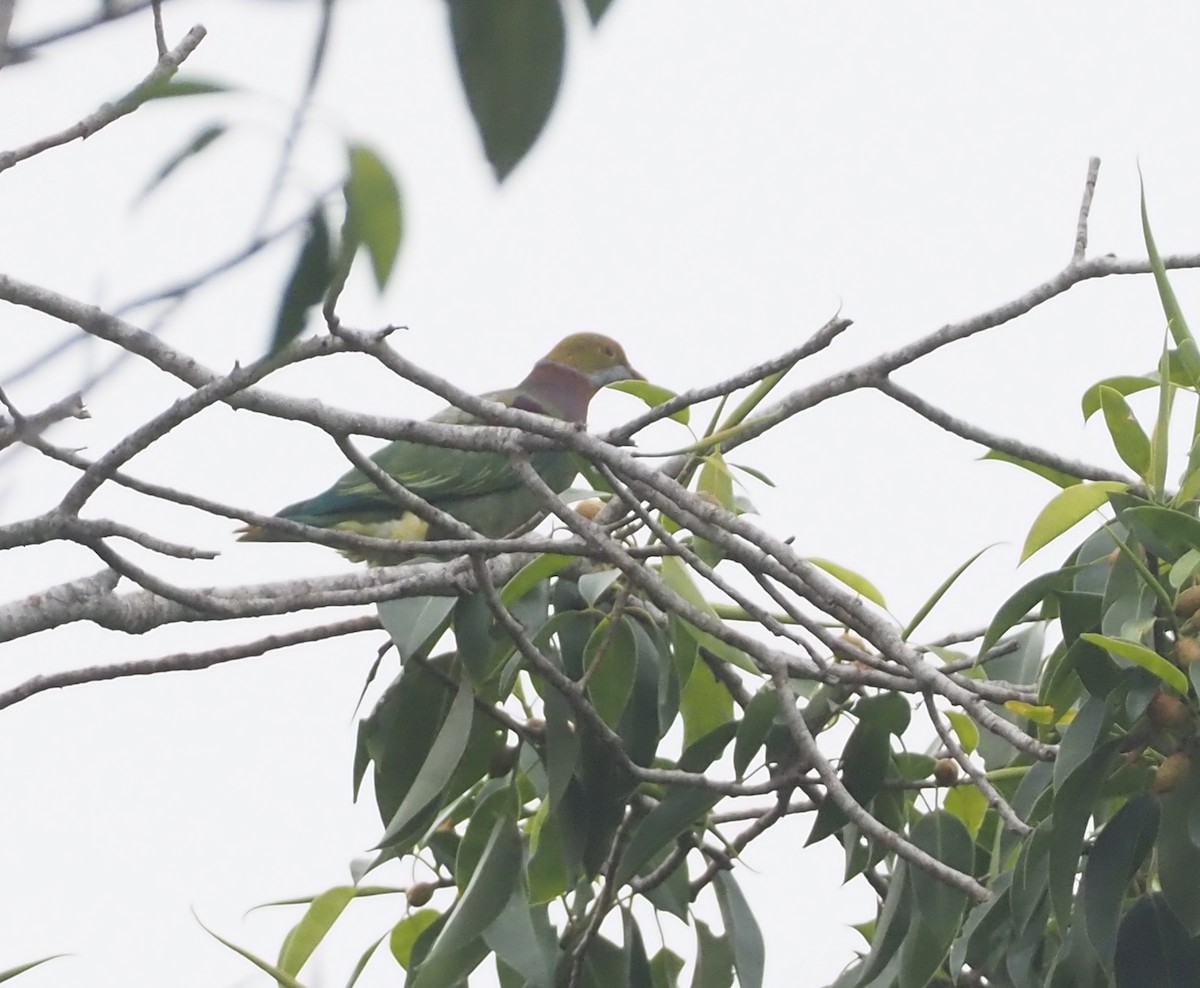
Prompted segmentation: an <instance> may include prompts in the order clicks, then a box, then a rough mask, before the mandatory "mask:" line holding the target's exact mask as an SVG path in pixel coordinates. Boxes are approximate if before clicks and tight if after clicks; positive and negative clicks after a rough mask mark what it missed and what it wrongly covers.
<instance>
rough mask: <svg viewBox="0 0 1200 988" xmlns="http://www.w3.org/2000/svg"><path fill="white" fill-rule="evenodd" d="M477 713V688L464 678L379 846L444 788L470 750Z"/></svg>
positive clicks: (393, 835) (397, 831)
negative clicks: (469, 743) (468, 742)
mask: <svg viewBox="0 0 1200 988" xmlns="http://www.w3.org/2000/svg"><path fill="white" fill-rule="evenodd" d="M474 714H475V692H474V690H472V689H471V684H470V682H468V681H467V680H465V679H464V680H463V681H462V682H460V683H459V684H458V692H457V693H456V694H455V697H454V701H453V702H452V703H451V705H450V711H449V712H448V713H447V714H446V720H445V721H444V722H443V724H442V726H441V729H440V730H439V731H438V735H437V737H436V738H435V739H434V742H433V745H432V747H430V749H429V755H428V756H427V757H426V759H425V761H424V762H423V763H422V765H421V768H420V771H418V773H417V777H416V778H415V779H414V780H413V784H412V786H411V787H410V788H409V790H408V792H407V793H405V796H404V802H402V803H401V804H400V807H399V809H397V810H396V813H395V815H394V816H393V817H392V819H391V821H390V822H389V823H388V825H387V829H386V830H385V831H384V833H383V837H382V838H381V839H380V841H379V845H378V846H379V847H383V846H384V845H385V844H387V842H388V840H389V839H390V838H392V837H395V836H396V835H397V834H399V833H400V832H401V831H402V830H403V829H404V827H405V826H406V825H407V824H408V822H409V821H410V820H412V819H413V818H414V817H415V816H416V815H417V814H418V813H419V812H421V810H423V809H424V808H425V807H426V806H427V805H428V804H429V803H430V802H432V801H433V800H434V799H435V798H436V797H437V796H438V794H439V793H441V792H442V790H443V788H444V787H445V785H446V783H447V782H448V781H449V780H450V777H451V776H452V775H453V774H454V770H455V769H456V768H457V767H458V763H459V761H460V760H461V758H462V756H463V752H464V751H465V750H466V747H467V741H468V739H469V738H470V732H471V721H472V720H473V719H474Z"/></svg>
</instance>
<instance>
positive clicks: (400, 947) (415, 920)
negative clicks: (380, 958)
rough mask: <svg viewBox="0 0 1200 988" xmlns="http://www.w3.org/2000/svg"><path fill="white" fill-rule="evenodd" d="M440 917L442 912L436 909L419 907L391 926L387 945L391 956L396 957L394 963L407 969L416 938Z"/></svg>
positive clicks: (410, 962)
mask: <svg viewBox="0 0 1200 988" xmlns="http://www.w3.org/2000/svg"><path fill="white" fill-rule="evenodd" d="M441 918H442V914H441V913H439V912H438V911H437V910H436V909H419V910H417V911H416V912H413V913H409V914H408V915H407V916H405V917H404V919H402V920H400V922H399V923H397V924H396V925H395V926H393V927H392V932H391V935H390V937H389V938H388V946H389V948H390V949H391V951H392V956H393V957H394V958H396V963H397V964H399V965H400V966H401V967H402V968H404V970H406V971H407V970H408V969H409V966H410V965H411V964H412V955H413V947H415V946H416V943H417V939H418V938H419V937H420V936H421V934H422V933H424V932H425V931H426V930H427V929H429V927H431V926H433V924H434V923H436V922H437V921H438V920H439V919H441Z"/></svg>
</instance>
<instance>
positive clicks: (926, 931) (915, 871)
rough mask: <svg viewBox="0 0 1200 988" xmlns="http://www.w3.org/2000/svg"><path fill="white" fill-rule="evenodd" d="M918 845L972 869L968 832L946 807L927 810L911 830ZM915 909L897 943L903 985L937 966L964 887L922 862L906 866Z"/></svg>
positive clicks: (924, 980) (962, 904) (920, 986)
mask: <svg viewBox="0 0 1200 988" xmlns="http://www.w3.org/2000/svg"><path fill="white" fill-rule="evenodd" d="M912 841H913V843H914V844H916V845H917V846H918V847H919V848H921V849H922V850H924V851H926V852H927V853H929V854H930V855H932V856H933V857H935V858H937V859H938V860H939V861H941V862H942V863H943V864H945V865H948V866H949V867H951V868H954V869H955V870H956V871H962V872H966V873H968V874H969V873H970V871H971V866H972V863H973V861H974V846H973V843H972V840H971V835H970V834H969V833H967V829H966V827H964V826H963V824H962V822H961V821H960V820H958V819H957V818H956V817H954V816H952V815H951V814H949V813H947V812H945V811H944V810H935V811H934V812H932V813H927V814H926V815H925V816H923V817H922V818H921V819H920V820H918V821H917V825H916V826H915V827H914V828H913V831H912ZM908 879H909V881H910V883H911V885H912V893H913V903H914V905H915V906H916V914H915V915H914V916H913V920H912V925H911V927H910V928H909V931H908V935H907V936H906V937H905V941H904V945H903V947H902V948H901V951H900V956H901V964H900V985H901V988H924V986H925V985H927V984H929V982H930V980H931V979H932V978H933V976H934V974H936V973H937V971H938V970H939V969H940V968H941V966H942V964H943V963H944V962H945V960H946V957H947V955H948V954H949V953H950V945H951V944H952V943H953V942H954V937H955V935H956V934H957V933H958V929H959V924H960V922H961V920H962V915H963V910H964V909H965V908H966V905H967V895H966V893H965V892H962V891H959V890H958V889H954V888H951V887H950V886H949V885H945V884H943V883H942V882H941V881H939V880H938V879H937V878H934V877H933V876H932V875H930V874H929V873H928V872H925V871H923V870H922V869H920V868H912V869H910V870H909V872H908Z"/></svg>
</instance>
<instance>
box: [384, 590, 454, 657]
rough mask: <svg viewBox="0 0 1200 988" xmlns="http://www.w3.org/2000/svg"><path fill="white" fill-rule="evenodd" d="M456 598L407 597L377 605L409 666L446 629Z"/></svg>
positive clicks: (387, 628) (385, 627)
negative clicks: (418, 651)
mask: <svg viewBox="0 0 1200 988" xmlns="http://www.w3.org/2000/svg"><path fill="white" fill-rule="evenodd" d="M454 601H455V598H454V597H404V598H401V599H400V600H381V601H380V602H379V603H378V604H376V605H375V606H376V609H377V610H378V611H379V620H380V623H382V624H383V627H384V630H385V631H386V632H387V633H388V634H389V635H391V636H392V641H393V642H394V643H395V645H396V649H397V651H399V653H400V661H401V662H406V661H407V660H408V659H409V658H410V657H411V656H412V655H413V654H414V653H415V652H416V651H417V650H418V649H420V648H421V646H423V645H424V644H425V643H426V642H428V641H429V640H430V638H431V637H432V635H433V634H435V633H436V632H438V631H439V629H442V628H444V627H445V622H446V619H447V618H449V617H450V612H451V611H453V610H454Z"/></svg>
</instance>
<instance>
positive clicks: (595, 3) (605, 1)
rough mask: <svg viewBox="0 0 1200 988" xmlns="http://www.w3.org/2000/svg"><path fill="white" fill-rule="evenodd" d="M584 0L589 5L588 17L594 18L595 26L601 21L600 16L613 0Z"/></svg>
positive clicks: (593, 23) (593, 24)
mask: <svg viewBox="0 0 1200 988" xmlns="http://www.w3.org/2000/svg"><path fill="white" fill-rule="evenodd" d="M583 2H584V5H585V6H586V7H587V12H588V17H590V18H591V19H592V26H593V27H595V26H596V25H597V24H599V23H600V18H602V17H603V16H604V14H605V12H606V11H607V10H608V8H609V6H610V5H611V4H612V0H583Z"/></svg>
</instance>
